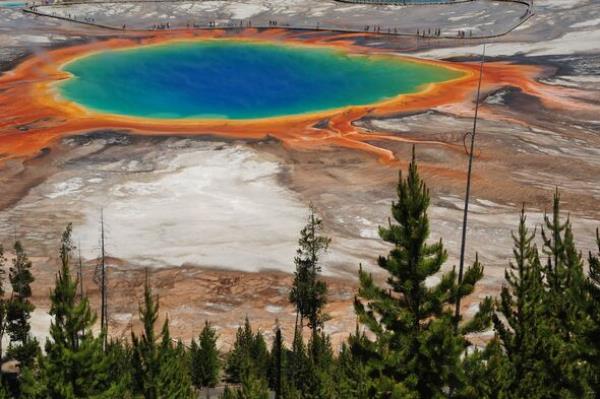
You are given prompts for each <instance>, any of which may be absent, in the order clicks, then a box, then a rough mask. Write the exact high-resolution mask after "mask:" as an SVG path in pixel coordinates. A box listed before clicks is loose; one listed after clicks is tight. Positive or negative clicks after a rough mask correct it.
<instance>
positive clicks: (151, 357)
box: [131, 271, 192, 399]
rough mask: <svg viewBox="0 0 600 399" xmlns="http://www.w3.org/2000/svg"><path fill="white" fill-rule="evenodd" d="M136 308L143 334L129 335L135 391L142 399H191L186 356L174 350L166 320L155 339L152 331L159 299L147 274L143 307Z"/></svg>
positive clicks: (156, 316)
mask: <svg viewBox="0 0 600 399" xmlns="http://www.w3.org/2000/svg"><path fill="white" fill-rule="evenodd" d="M139 309H140V310H139V312H140V320H141V321H142V324H143V326H144V327H143V331H142V334H141V336H140V337H138V336H136V335H135V334H134V333H132V334H131V342H132V345H133V354H132V369H133V381H134V387H135V391H136V392H139V393H141V394H142V395H143V396H144V398H145V399H162V398H174V399H175V398H179V399H185V398H190V397H191V396H192V392H191V380H190V376H189V373H188V371H187V367H186V365H185V353H183V352H184V351H183V350H182V348H174V347H173V343H172V340H171V335H170V333H169V325H168V319H167V320H165V323H164V324H163V328H162V331H161V333H160V334H159V335H158V336H157V335H156V333H155V332H154V326H155V324H156V321H157V319H158V309H159V300H158V296H157V297H156V298H155V297H154V296H153V294H152V289H151V288H150V285H149V283H148V272H147V271H146V280H145V283H144V304H143V305H140V308H139ZM159 341H160V342H159Z"/></svg>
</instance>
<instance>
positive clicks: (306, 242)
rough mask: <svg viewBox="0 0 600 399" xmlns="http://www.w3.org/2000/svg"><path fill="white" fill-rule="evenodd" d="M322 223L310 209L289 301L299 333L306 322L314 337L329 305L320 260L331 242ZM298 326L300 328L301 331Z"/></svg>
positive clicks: (296, 262)
mask: <svg viewBox="0 0 600 399" xmlns="http://www.w3.org/2000/svg"><path fill="white" fill-rule="evenodd" d="M322 228H323V227H322V220H321V219H319V218H318V217H317V216H316V215H315V211H314V208H313V207H312V205H311V206H310V210H309V215H308V221H307V224H306V226H304V228H303V229H302V230H301V231H300V239H299V240H298V250H297V252H296V257H295V258H294V263H295V265H296V271H295V272H294V281H293V284H292V289H291V291H290V295H289V300H290V302H291V303H292V304H294V306H295V307H296V325H297V326H296V331H300V332H302V327H303V325H304V324H303V322H304V319H306V320H307V321H308V326H309V327H310V328H311V330H312V335H313V337H314V336H316V335H317V333H318V331H319V329H320V328H321V327H322V326H323V323H324V322H325V320H326V318H327V315H325V314H324V313H323V308H324V307H325V304H326V302H327V284H326V283H325V282H324V281H322V280H321V279H320V278H319V277H320V273H321V265H320V263H319V260H320V257H321V255H322V253H323V252H324V251H326V250H327V248H328V247H329V243H330V242H331V239H329V238H328V237H326V236H323V235H321V230H322ZM298 325H299V326H300V328H299V329H298V328H297V327H298Z"/></svg>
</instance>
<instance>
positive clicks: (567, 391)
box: [542, 191, 592, 398]
mask: <svg viewBox="0 0 600 399" xmlns="http://www.w3.org/2000/svg"><path fill="white" fill-rule="evenodd" d="M561 219H562V218H561V214H560V196H559V193H558V191H556V192H555V194H554V198H553V203H552V214H551V215H550V216H549V215H545V216H544V226H543V228H542V239H543V241H544V254H545V255H546V258H547V260H546V264H545V265H544V268H543V272H544V275H545V289H546V292H547V294H546V297H545V300H544V311H545V315H544V321H545V322H546V323H547V325H548V326H549V333H548V334H549V337H548V340H547V342H548V348H547V353H549V354H550V355H551V356H550V357H549V359H548V361H547V365H548V368H547V373H548V378H549V381H551V382H552V383H553V384H554V389H555V391H556V392H559V394H560V396H561V397H564V398H569V397H571V398H584V397H592V393H591V392H592V389H591V387H590V386H589V377H588V376H589V374H590V369H589V367H590V365H589V364H587V363H586V362H582V361H581V358H582V356H583V354H582V349H583V346H582V342H581V335H582V328H584V326H585V323H586V320H587V319H588V315H587V314H586V313H585V293H586V291H585V285H586V283H585V281H586V279H585V274H584V270H583V259H582V256H581V254H580V253H579V251H578V250H577V249H576V247H575V240H574V237H573V230H572V227H571V222H570V219H569V217H567V219H566V220H565V221H564V222H563V221H562V220H561ZM547 388H548V387H547Z"/></svg>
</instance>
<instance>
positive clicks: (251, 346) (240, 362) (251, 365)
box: [225, 317, 269, 383]
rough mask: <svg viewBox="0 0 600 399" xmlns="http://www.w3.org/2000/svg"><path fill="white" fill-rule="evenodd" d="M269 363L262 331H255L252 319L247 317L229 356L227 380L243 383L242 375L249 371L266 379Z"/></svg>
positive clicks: (238, 331) (226, 370)
mask: <svg viewBox="0 0 600 399" xmlns="http://www.w3.org/2000/svg"><path fill="white" fill-rule="evenodd" d="M268 364H269V352H268V350H267V344H266V343H265V340H264V338H263V336H262V333H260V331H258V332H256V333H254V332H253V331H252V326H251V325H250V320H248V318H247V317H246V320H245V322H244V325H243V326H240V327H239V328H238V330H237V332H236V338H235V343H234V344H233V349H232V350H231V352H230V353H229V356H228V357H227V364H226V368H225V373H226V376H227V381H228V382H232V383H241V382H242V377H243V376H244V375H246V374H248V373H251V374H253V375H254V376H256V377H260V378H261V379H266V377H267V368H268Z"/></svg>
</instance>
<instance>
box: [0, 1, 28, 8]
mask: <svg viewBox="0 0 600 399" xmlns="http://www.w3.org/2000/svg"><path fill="white" fill-rule="evenodd" d="M26 5H27V3H26V2H24V1H0V8H24V7H25V6H26Z"/></svg>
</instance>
